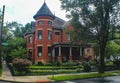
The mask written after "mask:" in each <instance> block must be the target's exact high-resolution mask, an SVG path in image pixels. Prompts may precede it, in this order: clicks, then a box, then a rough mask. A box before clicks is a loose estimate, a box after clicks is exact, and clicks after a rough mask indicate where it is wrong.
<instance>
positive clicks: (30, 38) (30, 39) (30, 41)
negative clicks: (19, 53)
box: [29, 36, 32, 44]
mask: <svg viewBox="0 0 120 83" xmlns="http://www.w3.org/2000/svg"><path fill="white" fill-rule="evenodd" d="M29 43H30V44H31V43H32V37H31V36H30V37H29Z"/></svg>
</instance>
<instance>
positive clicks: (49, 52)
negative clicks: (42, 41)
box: [48, 47, 51, 56]
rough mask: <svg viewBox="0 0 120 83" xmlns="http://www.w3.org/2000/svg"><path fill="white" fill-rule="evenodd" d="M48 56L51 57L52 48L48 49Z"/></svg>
mask: <svg viewBox="0 0 120 83" xmlns="http://www.w3.org/2000/svg"><path fill="white" fill-rule="evenodd" d="M48 56H51V47H48Z"/></svg>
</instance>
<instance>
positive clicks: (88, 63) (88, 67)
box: [83, 61, 91, 72]
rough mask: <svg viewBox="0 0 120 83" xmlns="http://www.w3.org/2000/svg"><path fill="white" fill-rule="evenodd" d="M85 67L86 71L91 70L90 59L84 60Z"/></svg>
mask: <svg viewBox="0 0 120 83" xmlns="http://www.w3.org/2000/svg"><path fill="white" fill-rule="evenodd" d="M83 67H84V71H85V72H90V71H91V63H90V62H88V61H84V62H83Z"/></svg>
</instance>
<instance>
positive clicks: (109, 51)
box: [105, 41, 120, 60]
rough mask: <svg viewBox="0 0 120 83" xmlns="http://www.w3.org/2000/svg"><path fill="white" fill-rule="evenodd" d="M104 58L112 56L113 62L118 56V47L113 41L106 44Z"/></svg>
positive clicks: (119, 46) (119, 52)
mask: <svg viewBox="0 0 120 83" xmlns="http://www.w3.org/2000/svg"><path fill="white" fill-rule="evenodd" d="M105 55H106V57H110V56H113V58H114V60H115V59H117V58H118V56H119V55H120V45H118V44H116V43H115V42H114V41H110V42H108V43H107V46H106V49H105Z"/></svg>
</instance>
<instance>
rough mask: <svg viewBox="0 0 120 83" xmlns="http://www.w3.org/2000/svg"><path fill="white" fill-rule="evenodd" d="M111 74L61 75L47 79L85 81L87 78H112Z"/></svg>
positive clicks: (112, 74)
mask: <svg viewBox="0 0 120 83" xmlns="http://www.w3.org/2000/svg"><path fill="white" fill-rule="evenodd" d="M114 75H115V74H114V73H112V72H105V73H103V74H100V73H86V74H77V75H62V76H54V78H53V77H52V76H49V77H48V78H49V79H51V80H55V81H64V80H77V79H87V78H98V77H106V76H114Z"/></svg>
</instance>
